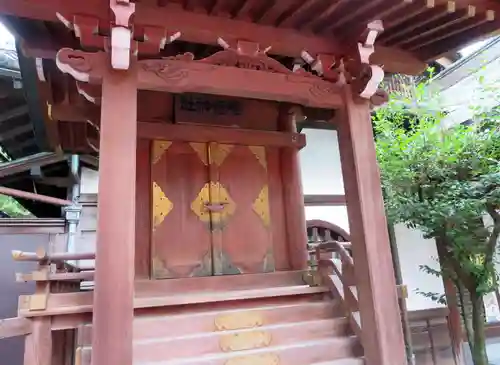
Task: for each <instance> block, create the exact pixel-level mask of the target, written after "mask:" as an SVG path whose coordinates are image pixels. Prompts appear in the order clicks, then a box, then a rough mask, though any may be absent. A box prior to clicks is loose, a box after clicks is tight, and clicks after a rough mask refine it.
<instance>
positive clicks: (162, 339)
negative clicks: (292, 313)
mask: <svg viewBox="0 0 500 365" xmlns="http://www.w3.org/2000/svg"><path fill="white" fill-rule="evenodd" d="M347 323H348V320H347V318H345V317H337V318H329V319H313V320H308V321H301V322H290V323H278V324H271V325H265V326H259V327H252V328H242V329H235V330H224V331H214V332H204V333H193V334H189V335H184V336H175V337H174V336H166V337H160V338H158V337H155V338H148V339H138V340H134V344H137V345H139V344H143V343H154V342H166V341H170V340H185V339H186V340H187V339H194V338H204V337H205V338H206V337H212V336H223V335H231V334H238V333H245V332H252V331H270V330H273V329H290V330H293V329H295V328H296V327H301V326H304V325H318V326H320V325H326V324H331V325H332V331H333V329H334V325H336V324H337V325H342V324H347ZM339 337H347V336H345V335H339V336H333V335H332V337H331V338H339ZM328 339H330V338H328Z"/></svg>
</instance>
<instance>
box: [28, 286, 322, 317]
mask: <svg viewBox="0 0 500 365" xmlns="http://www.w3.org/2000/svg"><path fill="white" fill-rule="evenodd" d="M328 292H329V289H328V288H326V287H309V286H307V285H296V286H282V287H269V288H268V287H266V288H258V289H248V290H227V291H222V290H219V291H212V292H210V291H202V292H188V293H185V294H184V293H180V294H167V293H166V292H161V291H159V292H154V293H149V294H150V296H148V295H146V294H145V292H142V293H136V297H135V298H134V308H137V309H140V308H153V307H166V306H179V305H187V304H200V303H214V302H229V301H239V300H250V299H262V298H274V297H286V296H295V295H312V294H317V293H328ZM92 302H93V292H79V293H62V294H57V293H53V294H50V295H49V296H48V300H47V306H46V309H44V310H37V311H32V310H30V309H29V307H30V296H29V295H21V296H20V297H19V316H21V317H36V316H48V315H60V314H74V313H87V312H91V311H92Z"/></svg>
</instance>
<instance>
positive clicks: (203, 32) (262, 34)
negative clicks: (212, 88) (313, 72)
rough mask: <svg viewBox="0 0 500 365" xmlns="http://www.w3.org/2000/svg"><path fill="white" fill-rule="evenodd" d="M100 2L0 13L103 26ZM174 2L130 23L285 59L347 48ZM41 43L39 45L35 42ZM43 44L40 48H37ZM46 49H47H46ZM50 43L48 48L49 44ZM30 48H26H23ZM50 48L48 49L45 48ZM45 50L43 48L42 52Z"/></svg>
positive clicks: (410, 64) (384, 56) (406, 60)
mask: <svg viewBox="0 0 500 365" xmlns="http://www.w3.org/2000/svg"><path fill="white" fill-rule="evenodd" d="M105 4H106V2H102V1H99V0H87V1H84V2H83V1H60V0H45V1H37V0H25V1H23V2H20V1H18V0H2V2H1V3H0V11H1V12H3V13H5V14H7V15H14V16H20V17H25V18H32V19H38V20H44V21H52V22H59V19H58V18H57V16H56V13H60V14H62V15H63V16H64V17H65V18H66V19H73V15H74V14H79V15H85V16H87V17H90V18H93V19H95V20H96V21H97V22H98V23H100V24H102V25H103V26H108V25H109V24H110V20H111V19H110V18H109V12H108V9H107V8H106V7H105V6H103V5H105ZM175 5H176V4H170V3H169V4H166V6H163V7H150V6H145V5H143V4H141V3H138V4H137V5H136V11H135V14H134V23H135V24H136V25H138V26H150V27H158V28H160V29H165V26H167V27H168V30H169V31H171V32H180V38H179V40H182V41H186V42H193V43H201V44H206V45H214V46H217V45H218V44H217V39H218V38H219V37H222V38H223V39H225V40H226V41H230V40H233V41H234V40H241V39H245V40H248V41H251V42H255V43H259V44H262V45H265V46H266V47H267V46H271V47H272V48H271V50H270V53H271V54H276V55H283V56H288V57H294V58H295V57H300V54H301V52H302V51H303V50H306V51H307V52H309V53H310V54H312V55H313V56H316V55H318V54H331V55H336V56H338V55H340V54H342V53H343V52H345V50H346V49H347V47H345V46H344V45H343V44H341V43H340V42H338V41H337V40H336V39H335V37H334V36H332V35H314V34H311V33H304V32H300V31H297V30H295V29H291V28H281V27H280V28H276V27H272V26H269V25H264V24H257V23H251V22H248V21H242V20H238V19H230V18H224V17H217V16H210V15H208V14H202V13H195V12H190V11H186V10H183V9H181V8H179V7H177V6H175ZM48 43H50V42H39V40H37V41H34V42H32V43H31V44H30V45H25V46H27V47H25V49H24V50H25V51H26V52H27V53H28V54H30V56H35V55H34V53H36V54H37V56H36V57H47V56H48V54H49V53H51V54H52V55H53V56H55V51H57V48H56V47H52V46H50V45H48ZM41 44H44V45H43V46H40V45H41ZM40 47H43V48H40ZM47 47H49V50H48V49H47ZM51 47H52V48H51ZM26 48H31V52H30V50H29V49H26ZM50 48H51V49H50ZM48 51H49V52H48ZM371 61H372V62H373V63H374V64H381V65H384V69H385V70H386V71H387V72H394V73H404V74H409V75H416V74H419V73H421V72H422V71H423V70H425V67H426V65H425V63H424V62H422V61H421V60H419V59H418V58H417V57H415V56H414V55H413V54H411V53H409V52H405V51H402V50H397V49H391V48H387V47H377V50H376V51H375V53H374V54H373V56H372V59H371Z"/></svg>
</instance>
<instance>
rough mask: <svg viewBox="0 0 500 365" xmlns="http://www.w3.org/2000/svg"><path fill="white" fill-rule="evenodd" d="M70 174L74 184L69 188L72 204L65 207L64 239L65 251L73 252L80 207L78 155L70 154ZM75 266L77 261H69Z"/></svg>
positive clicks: (74, 250)
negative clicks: (66, 225) (66, 231)
mask: <svg viewBox="0 0 500 365" xmlns="http://www.w3.org/2000/svg"><path fill="white" fill-rule="evenodd" d="M71 176H72V177H73V180H74V184H73V186H72V188H71V200H72V201H73V204H72V205H71V206H70V207H66V209H65V211H66V220H67V221H68V236H67V240H66V251H67V252H68V253H75V252H76V247H75V241H76V234H77V230H78V222H79V220H80V214H81V211H82V207H81V206H80V205H79V204H78V201H79V199H80V156H78V155H71ZM71 264H74V265H75V266H78V264H79V262H78V261H74V262H71Z"/></svg>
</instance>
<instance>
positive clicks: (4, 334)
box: [0, 317, 31, 340]
mask: <svg viewBox="0 0 500 365" xmlns="http://www.w3.org/2000/svg"><path fill="white" fill-rule="evenodd" d="M30 333H31V320H29V319H26V318H21V317H16V318H7V319H0V340H2V339H4V338H10V337H17V336H25V335H28V334H30Z"/></svg>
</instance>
